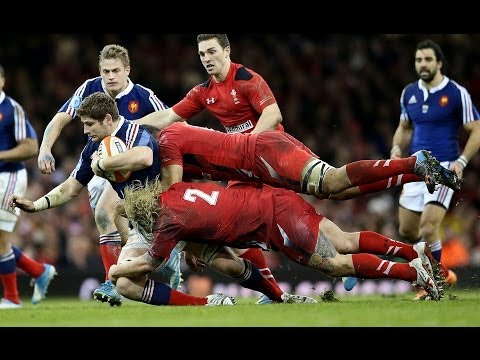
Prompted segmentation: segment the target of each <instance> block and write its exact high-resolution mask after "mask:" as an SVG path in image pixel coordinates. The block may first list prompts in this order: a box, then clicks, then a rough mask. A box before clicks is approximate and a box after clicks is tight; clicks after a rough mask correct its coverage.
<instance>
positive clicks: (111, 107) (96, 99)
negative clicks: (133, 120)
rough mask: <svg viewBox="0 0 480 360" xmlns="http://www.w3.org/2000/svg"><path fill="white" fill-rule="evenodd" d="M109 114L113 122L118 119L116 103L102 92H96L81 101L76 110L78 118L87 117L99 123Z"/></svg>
mask: <svg viewBox="0 0 480 360" xmlns="http://www.w3.org/2000/svg"><path fill="white" fill-rule="evenodd" d="M107 114H110V115H111V116H112V118H113V119H114V120H117V119H119V118H120V114H119V113H118V108H117V103H116V102H115V100H114V99H113V98H112V97H111V96H109V95H107V94H106V93H104V92H96V93H93V94H91V95H88V96H87V97H86V98H85V99H83V101H82V103H81V104H80V106H79V107H78V109H77V115H78V116H80V117H89V118H92V119H94V120H98V121H100V122H102V121H103V119H105V116H107Z"/></svg>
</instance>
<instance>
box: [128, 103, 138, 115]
mask: <svg viewBox="0 0 480 360" xmlns="http://www.w3.org/2000/svg"><path fill="white" fill-rule="evenodd" d="M139 109H140V105H139V103H138V101H137V100H132V101H130V102H129V103H128V111H130V113H132V114H135V113H136V112H137V111H138V110H139Z"/></svg>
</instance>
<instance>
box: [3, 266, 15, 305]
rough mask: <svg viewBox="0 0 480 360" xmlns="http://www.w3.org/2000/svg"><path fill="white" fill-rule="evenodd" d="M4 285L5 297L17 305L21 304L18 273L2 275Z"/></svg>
mask: <svg viewBox="0 0 480 360" xmlns="http://www.w3.org/2000/svg"><path fill="white" fill-rule="evenodd" d="M0 279H1V280H2V285H3V297H4V298H5V299H8V300H10V301H12V302H14V303H15V304H20V296H19V295H18V286H17V273H16V272H12V273H9V274H0Z"/></svg>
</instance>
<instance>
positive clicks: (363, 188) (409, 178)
mask: <svg viewBox="0 0 480 360" xmlns="http://www.w3.org/2000/svg"><path fill="white" fill-rule="evenodd" d="M416 181H423V179H422V178H421V177H420V176H418V175H416V174H401V175H395V176H392V177H389V178H388V179H384V180H380V181H376V182H374V183H371V184H363V185H359V186H358V190H359V191H360V194H362V195H365V194H372V193H376V192H379V191H384V190H388V189H391V188H394V187H397V186H402V185H403V184H406V183H410V182H416Z"/></svg>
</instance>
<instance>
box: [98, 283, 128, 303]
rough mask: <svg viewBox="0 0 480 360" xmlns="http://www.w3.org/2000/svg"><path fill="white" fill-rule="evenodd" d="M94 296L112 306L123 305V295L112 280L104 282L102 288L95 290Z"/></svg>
mask: <svg viewBox="0 0 480 360" xmlns="http://www.w3.org/2000/svg"><path fill="white" fill-rule="evenodd" d="M93 298H94V299H95V300H97V301H99V302H108V303H109V304H110V306H115V305H117V306H120V305H122V297H121V296H120V294H119V293H118V291H117V289H116V288H115V285H113V283H112V282H111V281H110V280H107V281H105V282H104V283H102V285H101V286H100V288H98V289H96V290H95V291H94V292H93Z"/></svg>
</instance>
